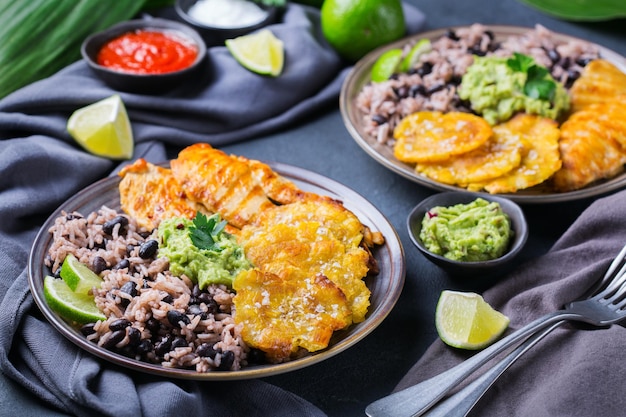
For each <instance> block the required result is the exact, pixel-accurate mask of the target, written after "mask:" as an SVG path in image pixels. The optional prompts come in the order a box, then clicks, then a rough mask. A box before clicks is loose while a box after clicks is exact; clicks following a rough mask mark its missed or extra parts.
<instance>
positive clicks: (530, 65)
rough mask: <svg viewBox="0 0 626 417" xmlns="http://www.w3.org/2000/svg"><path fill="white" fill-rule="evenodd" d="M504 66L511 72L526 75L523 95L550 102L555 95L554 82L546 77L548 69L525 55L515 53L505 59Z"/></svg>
mask: <svg viewBox="0 0 626 417" xmlns="http://www.w3.org/2000/svg"><path fill="white" fill-rule="evenodd" d="M506 64H507V65H508V66H509V68H511V69H512V70H513V71H516V72H523V73H526V83H525V84H524V94H526V95H527V96H528V97H530V98H534V99H538V100H547V101H552V100H553V99H554V95H555V94H556V82H555V81H554V80H552V79H550V78H549V77H548V78H546V75H549V72H548V69H547V68H546V67H543V66H541V65H537V64H536V63H535V60H534V59H533V58H531V57H529V56H527V55H524V54H520V53H518V52H515V53H514V54H513V57H512V58H509V59H507V61H506Z"/></svg>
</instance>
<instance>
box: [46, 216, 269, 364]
mask: <svg viewBox="0 0 626 417" xmlns="http://www.w3.org/2000/svg"><path fill="white" fill-rule="evenodd" d="M120 217H121V218H122V219H120ZM50 233H51V234H52V237H53V243H52V245H51V247H50V250H49V252H48V256H47V258H46V265H47V266H48V267H50V269H51V271H52V272H53V273H54V274H55V275H57V276H58V273H59V270H60V267H61V265H62V263H63V260H64V259H65V257H66V256H67V255H68V254H69V253H72V254H74V255H75V256H76V257H77V259H78V260H79V261H80V262H82V263H84V264H86V265H89V266H90V267H91V269H92V270H95V271H97V270H98V269H101V270H100V271H97V272H99V273H100V276H101V277H102V279H103V283H102V286H101V288H100V289H99V290H97V291H96V293H95V294H94V296H95V301H96V305H97V306H98V307H99V308H100V310H101V311H102V312H103V313H104V314H105V315H106V316H107V319H106V320H105V321H103V322H96V323H91V324H88V325H85V326H83V327H82V328H81V331H82V333H83V334H84V335H85V336H86V338H87V340H90V341H91V342H93V343H96V344H98V345H99V346H101V347H104V348H105V349H109V350H111V351H114V352H117V353H120V354H122V355H125V356H128V357H131V358H135V359H137V360H142V361H146V362H150V363H160V364H162V365H163V366H165V367H171V368H184V369H195V370H196V371H197V372H209V371H212V370H238V369H241V367H243V366H246V365H247V363H248V360H247V357H248V355H249V354H250V348H249V347H248V346H246V344H245V343H244V342H243V340H242V338H241V328H240V326H238V325H236V324H235V322H234V319H233V315H232V313H233V303H232V298H233V296H234V293H232V292H231V291H230V290H229V288H227V287H226V286H224V285H211V286H209V287H208V288H206V289H204V290H200V288H199V287H198V286H197V285H195V284H194V283H193V282H192V281H191V280H189V279H188V278H187V277H186V276H181V277H176V276H173V275H172V274H171V273H170V272H169V270H168V267H169V262H168V260H167V259H166V258H157V257H156V256H155V255H156V251H154V250H152V251H151V252H154V253H150V255H152V256H146V252H150V251H145V250H144V251H142V250H141V248H142V245H144V244H145V242H148V241H150V240H151V239H156V231H149V230H144V229H142V228H140V227H139V226H138V225H137V224H136V222H135V221H134V220H133V219H132V218H130V217H128V216H126V215H124V214H122V213H118V212H117V211H115V210H112V209H110V208H108V207H105V206H103V207H102V208H101V209H100V210H98V211H97V212H93V213H90V214H89V215H88V216H86V217H83V216H82V215H81V214H80V213H77V212H74V213H63V214H62V215H61V216H59V217H58V218H57V219H56V220H55V223H54V225H53V226H52V227H51V229H50ZM140 254H142V255H143V257H142V256H140ZM253 353H254V354H256V353H258V352H253Z"/></svg>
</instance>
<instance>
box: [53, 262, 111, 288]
mask: <svg viewBox="0 0 626 417" xmlns="http://www.w3.org/2000/svg"><path fill="white" fill-rule="evenodd" d="M61 278H63V281H65V283H66V284H67V286H68V287H70V289H71V290H72V291H74V292H76V293H78V294H88V293H89V292H90V291H91V290H92V289H93V288H94V287H96V288H100V285H101V284H102V278H100V277H99V276H98V275H97V274H96V273H95V272H93V271H92V270H91V269H89V267H88V266H87V265H85V264H83V263H81V262H79V261H78V259H76V256H74V255H72V254H71V253H69V254H68V255H67V256H66V257H65V260H64V261H63V265H61Z"/></svg>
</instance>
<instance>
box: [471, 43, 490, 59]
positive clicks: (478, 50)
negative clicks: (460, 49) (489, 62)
mask: <svg viewBox="0 0 626 417" xmlns="http://www.w3.org/2000/svg"><path fill="white" fill-rule="evenodd" d="M467 52H469V53H471V54H474V55H476V56H485V55H487V51H483V50H482V48H481V47H480V45H474V46H472V47H471V48H469V49H468V50H467Z"/></svg>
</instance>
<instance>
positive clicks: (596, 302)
mask: <svg viewBox="0 0 626 417" xmlns="http://www.w3.org/2000/svg"><path fill="white" fill-rule="evenodd" d="M625 258H626V246H624V247H623V248H622V250H621V251H620V253H619V254H618V255H617V256H616V257H615V259H614V260H613V262H612V263H611V265H610V266H609V268H608V270H607V271H606V273H605V274H604V277H603V278H602V280H600V281H599V282H598V284H597V285H595V286H594V290H593V291H594V292H593V293H592V294H591V295H589V296H588V298H586V299H583V300H579V301H573V302H571V303H569V304H567V305H566V306H565V307H564V308H562V309H560V310H557V311H555V312H552V313H548V314H546V315H544V316H542V317H540V318H538V319H536V320H534V321H532V322H530V323H529V324H527V325H526V326H524V327H522V328H520V329H518V330H517V331H515V332H513V333H511V334H509V335H508V336H506V337H504V338H502V339H500V340H499V341H498V342H496V343H494V344H493V345H491V346H489V347H488V348H486V349H484V350H482V351H481V352H479V353H477V354H476V355H474V356H472V357H471V358H469V359H467V360H465V361H464V362H462V363H460V364H459V365H457V366H455V367H453V368H451V369H449V370H447V371H445V372H443V373H441V374H439V375H437V376H435V377H433V378H430V379H428V380H426V381H423V382H421V383H419V384H417V385H414V386H412V387H409V388H406V389H404V390H402V391H398V392H396V393H393V394H391V395H389V396H387V397H384V398H381V399H379V400H377V401H374V402H373V403H371V404H370V405H368V406H367V408H366V409H365V413H366V414H367V415H368V416H369V417H380V416H394V417H402V416H420V415H423V414H424V413H425V412H426V411H428V410H429V409H430V408H431V407H433V406H434V405H435V404H436V403H437V402H438V401H439V400H440V399H442V398H443V397H444V396H445V395H446V394H447V393H449V392H450V391H451V390H452V389H453V388H455V387H456V386H457V385H459V384H460V383H461V382H462V381H463V380H465V379H466V378H467V377H468V376H469V375H471V374H472V373H473V372H474V371H476V370H477V369H478V368H480V367H482V366H483V365H484V364H485V363H486V362H488V361H490V360H491V359H492V358H494V357H495V356H496V355H498V354H500V353H501V352H503V351H505V350H506V349H508V348H509V347H512V346H514V345H516V344H518V343H519V342H521V341H523V340H526V339H528V338H529V337H530V336H532V335H534V334H536V333H538V332H540V331H542V330H544V329H546V328H548V327H551V329H552V328H555V327H557V326H558V325H560V324H562V323H564V322H565V321H567V320H572V321H579V322H584V323H588V324H591V325H594V326H598V327H604V326H607V325H610V324H613V323H617V322H619V321H621V320H622V319H624V318H626V310H624V309H623V307H624V306H625V305H626V264H625ZM546 334H547V332H546ZM537 341H538V340H537ZM528 343H529V344H530V346H527V347H526V349H522V348H520V350H519V351H517V350H516V351H515V352H517V354H516V353H515V352H514V353H513V354H511V355H512V356H509V357H507V358H505V359H504V361H505V362H503V363H502V364H500V365H499V366H498V367H499V368H500V370H499V371H493V373H490V374H488V376H486V377H485V380H483V381H482V382H483V383H484V384H485V385H481V386H479V385H480V384H478V383H477V384H476V385H474V386H473V388H472V389H469V388H468V390H470V391H471V390H473V394H472V395H474V397H475V398H472V399H471V400H468V401H474V400H475V401H474V403H475V402H476V401H478V399H480V397H481V396H482V394H483V393H484V391H486V389H488V388H489V386H490V385H491V383H493V381H495V379H497V377H498V376H499V375H500V374H501V373H502V372H504V370H506V368H508V366H510V365H511V364H512V363H513V362H514V361H515V360H516V359H517V357H519V356H521V354H523V353H524V352H525V351H527V350H528V349H529V348H530V347H531V346H532V345H534V343H531V342H528ZM535 343H536V342H535ZM507 361H508V362H510V363H508V364H507ZM490 379H492V380H493V381H490ZM490 382H491V383H490ZM481 390H482V391H481ZM460 398H461V397H460V396H459V397H457V401H459V399H460ZM464 404H465V403H464ZM473 405H474V404H471V405H469V404H465V405H464V406H463V407H465V408H467V407H468V406H469V408H467V411H469V409H471V407H472V406H473ZM446 415H448V414H446ZM459 415H464V414H459Z"/></svg>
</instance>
